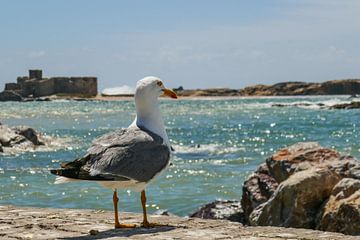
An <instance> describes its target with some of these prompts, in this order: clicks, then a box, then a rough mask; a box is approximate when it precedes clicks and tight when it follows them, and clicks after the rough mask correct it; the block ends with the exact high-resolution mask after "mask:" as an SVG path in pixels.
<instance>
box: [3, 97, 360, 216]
mask: <svg viewBox="0 0 360 240" xmlns="http://www.w3.org/2000/svg"><path fill="white" fill-rule="evenodd" d="M343 101H346V98H345V97H338V96H337V97H329V96H327V97H302V98H295V97H293V98H236V99H217V100H216V99H211V100H201V99H198V100H178V101H168V100H163V101H161V109H162V112H163V118H164V122H165V124H166V126H167V132H168V135H169V137H170V139H171V143H172V145H173V147H174V148H175V150H176V152H175V155H174V159H173V165H172V166H171V167H170V168H169V169H168V170H167V171H166V172H164V173H163V174H162V175H161V176H160V177H158V178H157V179H156V180H155V181H154V182H153V184H151V185H150V186H149V187H148V190H147V192H148V205H149V211H150V212H153V211H155V210H157V209H168V210H169V211H170V212H172V213H175V214H178V215H182V216H184V215H187V214H189V213H191V212H193V211H194V210H195V209H196V208H197V207H199V206H200V205H202V204H205V203H208V202H210V201H213V200H215V199H218V198H222V199H240V196H241V188H242V183H243V181H244V179H245V178H246V177H247V176H248V175H249V174H250V173H251V172H252V171H253V170H254V169H255V168H256V166H257V165H258V164H260V163H262V162H264V160H265V158H266V157H267V156H269V155H271V154H272V153H273V152H274V151H276V150H277V149H279V148H281V147H284V146H287V145H290V144H293V143H296V142H299V141H318V142H319V143H320V144H321V145H323V146H326V147H331V148H335V149H337V150H338V151H340V152H343V153H347V154H351V155H353V156H355V157H357V158H359V157H360V144H359V139H360V137H359V130H360V129H359V124H360V123H359V119H360V110H327V109H322V108H320V107H319V106H318V105H317V103H323V104H324V105H329V104H333V103H334V102H335V103H336V102H343ZM275 103H282V104H284V103H286V104H289V105H290V107H272V105H273V104H275ZM297 103H307V106H304V107H293V106H291V104H297ZM134 117H135V112H134V103H133V102H132V101H111V102H106V101H104V102H100V101H87V102H76V101H53V102H26V103H14V102H5V103H1V105H0V121H1V122H2V123H3V124H9V125H28V126H31V127H33V128H35V129H37V130H38V131H40V132H43V133H44V134H46V135H48V136H53V137H57V138H59V139H66V141H60V142H59V146H57V148H56V149H50V150H47V151H45V150H44V151H42V150H39V151H35V152H28V153H22V154H3V155H0V189H1V193H0V204H13V205H21V206H38V207H63V208H93V209H112V197H111V196H112V195H111V194H112V191H111V190H110V189H105V188H102V187H100V186H99V185H97V184H96V183H91V182H81V183H80V182H75V183H69V184H62V185H54V179H55V177H54V176H53V175H51V174H49V171H48V170H49V169H51V168H56V167H58V166H59V163H60V162H63V161H69V160H73V159H75V158H77V157H79V156H81V155H82V154H83V153H84V152H85V151H86V149H87V148H88V147H89V145H90V143H91V141H92V140H93V139H94V138H96V137H97V136H100V135H102V134H104V133H107V132H110V131H113V130H114V129H117V128H123V127H127V126H128V125H129V124H130V123H131V122H132V121H133V119H134ZM119 197H120V206H121V207H120V208H121V210H123V211H135V212H140V211H141V207H140V202H139V194H138V193H137V192H133V191H127V190H122V191H120V192H119Z"/></svg>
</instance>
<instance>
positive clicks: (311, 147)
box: [266, 142, 340, 183]
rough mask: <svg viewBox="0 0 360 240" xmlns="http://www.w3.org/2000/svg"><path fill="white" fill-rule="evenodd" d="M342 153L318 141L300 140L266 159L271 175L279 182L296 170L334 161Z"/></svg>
mask: <svg viewBox="0 0 360 240" xmlns="http://www.w3.org/2000/svg"><path fill="white" fill-rule="evenodd" d="M339 158H340V154H339V153H338V152H336V151H334V150H332V149H329V148H324V147H321V146H320V145H319V144H318V143H316V142H300V143H296V144H294V145H292V146H289V147H287V148H283V149H281V150H279V151H278V152H276V153H275V154H273V155H272V156H271V157H269V158H267V159H266V164H267V166H268V168H269V172H270V175H271V176H273V177H274V178H275V180H276V181H277V182H278V183H281V182H282V181H284V180H286V179H288V178H289V176H290V175H292V174H293V173H294V172H295V170H297V171H299V170H300V169H308V168H309V167H311V166H314V165H318V164H321V163H324V162H325V161H334V160H338V159H339Z"/></svg>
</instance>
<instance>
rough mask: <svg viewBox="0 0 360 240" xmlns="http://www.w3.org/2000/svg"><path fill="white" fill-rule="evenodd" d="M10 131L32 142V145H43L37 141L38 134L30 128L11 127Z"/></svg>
mask: <svg viewBox="0 0 360 240" xmlns="http://www.w3.org/2000/svg"><path fill="white" fill-rule="evenodd" d="M12 130H14V132H15V133H16V134H19V135H21V136H24V137H25V138H26V139H27V140H29V141H30V142H32V143H33V144H34V145H44V143H43V142H41V141H40V140H39V138H38V136H37V135H38V134H37V133H36V131H35V130H34V129H32V128H30V127H27V126H17V127H13V128H12Z"/></svg>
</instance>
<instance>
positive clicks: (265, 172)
mask: <svg viewBox="0 0 360 240" xmlns="http://www.w3.org/2000/svg"><path fill="white" fill-rule="evenodd" d="M277 186H278V183H277V182H276V180H275V179H274V178H273V177H272V176H270V173H269V169H268V167H267V166H266V164H265V163H263V164H261V165H260V166H259V167H258V168H257V170H256V171H255V172H254V173H253V174H251V175H250V176H249V177H248V179H247V180H246V181H245V182H244V185H243V188H242V190H243V191H242V198H241V206H242V208H243V210H244V218H245V223H247V224H248V223H249V219H248V217H249V215H250V213H251V212H252V211H253V210H254V209H255V208H256V207H257V206H259V205H260V204H262V203H264V202H266V201H267V200H269V198H270V197H271V195H272V194H273V193H274V192H275V190H276V188H277Z"/></svg>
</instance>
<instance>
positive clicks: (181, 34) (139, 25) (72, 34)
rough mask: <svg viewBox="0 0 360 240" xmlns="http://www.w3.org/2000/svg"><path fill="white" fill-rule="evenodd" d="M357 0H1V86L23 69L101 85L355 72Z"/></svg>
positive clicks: (227, 82) (359, 59)
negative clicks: (146, 79) (143, 80)
mask: <svg viewBox="0 0 360 240" xmlns="http://www.w3.org/2000/svg"><path fill="white" fill-rule="evenodd" d="M359 12H360V1H357V0H346V1H344V0H338V1H334V0H322V1H319V0H301V1H300V0H299V1H291V0H248V1H241V0H236V1H235V0H217V1H215V0H171V1H169V0H153V1H149V0H92V1H89V0H71V1H70V0H61V1H60V0H51V1H48V0H32V1H28V0H11V1H10V0H0V90H1V88H2V86H3V84H4V83H5V82H15V81H16V77H17V76H24V75H27V74H28V69H43V72H44V75H45V76H96V77H98V81H99V90H100V91H101V90H102V89H104V88H109V87H118V86H122V85H129V86H131V87H133V86H135V84H136V81H137V80H139V79H141V78H142V77H145V76H158V77H160V78H161V79H162V80H163V82H164V83H165V85H166V86H168V87H179V86H183V87H184V88H210V87H230V88H243V87H245V86H249V85H254V84H274V83H277V82H284V81H306V82H322V81H326V80H332V79H347V78H360V14H359Z"/></svg>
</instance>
